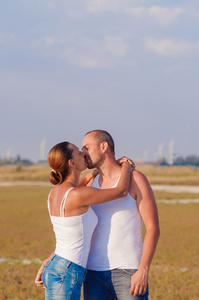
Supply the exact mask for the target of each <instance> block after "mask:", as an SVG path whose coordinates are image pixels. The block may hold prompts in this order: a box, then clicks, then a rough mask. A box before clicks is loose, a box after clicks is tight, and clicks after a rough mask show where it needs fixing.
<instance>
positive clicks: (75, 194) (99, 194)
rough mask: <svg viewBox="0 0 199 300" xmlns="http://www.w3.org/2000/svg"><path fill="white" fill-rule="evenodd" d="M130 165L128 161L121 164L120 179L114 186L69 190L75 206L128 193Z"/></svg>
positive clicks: (107, 199)
mask: <svg viewBox="0 0 199 300" xmlns="http://www.w3.org/2000/svg"><path fill="white" fill-rule="evenodd" d="M130 171H131V165H130V164H129V163H128V162H124V163H123V164H122V172H121V176H120V180H119V182H118V184H117V186H116V187H115V188H110V189H97V188H94V187H80V188H74V189H73V190H72V191H71V197H72V198H73V204H75V205H77V206H80V207H82V206H88V205H94V204H100V203H105V202H108V201H111V200H115V199H117V198H121V197H124V196H126V195H127V194H128V190H129V182H130Z"/></svg>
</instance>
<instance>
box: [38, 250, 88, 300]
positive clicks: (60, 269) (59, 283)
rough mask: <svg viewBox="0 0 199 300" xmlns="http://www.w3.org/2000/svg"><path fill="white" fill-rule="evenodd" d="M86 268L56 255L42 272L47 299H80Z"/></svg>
mask: <svg viewBox="0 0 199 300" xmlns="http://www.w3.org/2000/svg"><path fill="white" fill-rule="evenodd" d="M85 274H86V269H85V268H83V267H81V266H79V265H77V264H75V263H72V262H71V261H69V260H67V259H64V258H62V257H60V256H58V255H54V256H53V257H52V258H51V260H49V262H48V264H47V265H46V267H45V269H44V272H43V274H42V281H43V283H44V286H45V300H52V299H53V300H54V299H56V300H67V299H68V300H69V299H70V300H79V299H80V295H81V287H82V283H83V281H84V279H85Z"/></svg>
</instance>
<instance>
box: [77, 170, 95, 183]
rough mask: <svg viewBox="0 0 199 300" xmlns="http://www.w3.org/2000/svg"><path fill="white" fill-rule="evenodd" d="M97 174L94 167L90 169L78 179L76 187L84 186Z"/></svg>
mask: <svg viewBox="0 0 199 300" xmlns="http://www.w3.org/2000/svg"><path fill="white" fill-rule="evenodd" d="M97 174H99V171H98V169H94V170H92V171H90V172H89V173H87V174H86V175H84V176H82V177H81V178H80V179H79V183H78V187H80V186H86V185H87V184H88V183H89V181H90V180H91V179H93V178H94V177H95V176H97Z"/></svg>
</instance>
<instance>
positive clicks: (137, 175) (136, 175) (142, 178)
mask: <svg viewBox="0 0 199 300" xmlns="http://www.w3.org/2000/svg"><path fill="white" fill-rule="evenodd" d="M142 182H143V183H144V182H145V183H148V179H147V177H146V175H145V174H143V173H142V172H140V171H138V170H136V169H133V170H132V172H131V183H132V184H133V183H135V184H136V183H137V184H138V183H142Z"/></svg>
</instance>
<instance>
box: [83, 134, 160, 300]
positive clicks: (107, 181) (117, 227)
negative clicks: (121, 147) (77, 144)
mask: <svg viewBox="0 0 199 300" xmlns="http://www.w3.org/2000/svg"><path fill="white" fill-rule="evenodd" d="M82 150H83V151H84V155H85V160H86V163H87V166H88V168H90V169H92V168H98V170H99V175H98V176H97V177H96V178H95V179H94V180H93V182H92V183H91V184H92V186H94V187H98V188H110V187H114V186H115V185H116V184H117V182H118V179H119V177H120V174H121V167H120V166H119V164H118V163H117V161H116V159H115V150H114V142H113V139H112V137H111V136H110V134H109V133H108V132H106V131H103V130H94V131H90V132H88V133H87V134H86V135H85V137H84V139H83V143H82ZM92 208H93V209H94V211H95V212H96V214H97V216H98V225H97V227H96V229H95V231H94V234H93V237H92V241H91V249H90V253H89V258H88V264H87V269H88V272H87V276H86V281H85V284H84V299H85V300H97V299H100V300H110V299H117V300H128V299H148V273H149V267H150V264H151V261H152V258H153V255H154V253H155V249H156V245H157V242H158V238H159V234H160V230H159V221H158V212H157V206H156V202H155V198H154V195H153V192H152V189H151V187H150V185H149V183H148V181H147V179H146V177H145V176H144V175H143V174H142V173H140V172H138V171H137V170H135V169H133V171H132V174H131V181H130V187H129V194H128V195H127V196H126V197H124V198H121V199H118V200H115V201H113V202H109V203H105V204H99V205H94V206H93V207H92ZM142 221H143V222H144V224H145V227H146V235H145V238H144V243H143V245H142Z"/></svg>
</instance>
